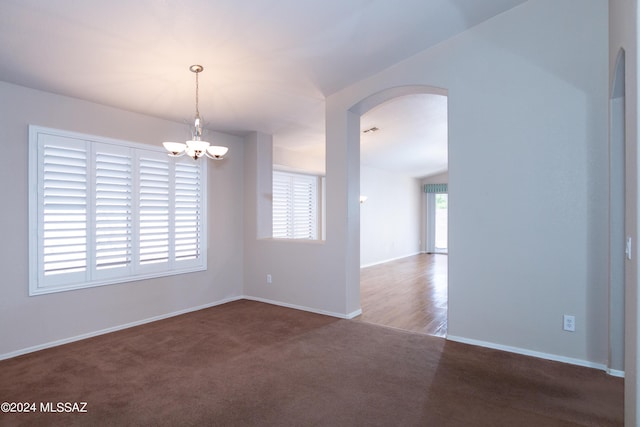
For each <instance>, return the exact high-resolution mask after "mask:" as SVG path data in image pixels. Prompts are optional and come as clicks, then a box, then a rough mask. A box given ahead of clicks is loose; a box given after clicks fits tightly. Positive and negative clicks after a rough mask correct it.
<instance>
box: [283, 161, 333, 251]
mask: <svg viewBox="0 0 640 427" xmlns="http://www.w3.org/2000/svg"><path fill="white" fill-rule="evenodd" d="M321 179H322V178H321V177H319V176H315V175H306V174H301V173H292V172H283V171H277V170H274V171H273V237H274V238H277V239H307V240H317V239H318V238H319V237H318V236H319V234H320V233H319V229H320V228H321V226H320V224H321V222H320V220H321V216H320V205H321V203H320V199H321V197H319V196H320V195H321V191H322V188H321V186H319V182H320V181H321Z"/></svg>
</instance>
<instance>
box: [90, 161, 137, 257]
mask: <svg viewBox="0 0 640 427" xmlns="http://www.w3.org/2000/svg"><path fill="white" fill-rule="evenodd" d="M95 167H96V199H95V206H96V208H95V209H96V211H95V216H96V220H95V230H96V231H95V233H96V236H95V246H96V252H95V256H96V268H97V269H98V270H101V269H111V268H121V267H128V266H129V264H130V263H131V192H132V190H131V184H132V173H131V157H130V155H129V156H125V155H116V154H110V153H101V152H99V151H98V152H97V153H96V160H95Z"/></svg>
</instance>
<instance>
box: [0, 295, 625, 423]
mask: <svg viewBox="0 0 640 427" xmlns="http://www.w3.org/2000/svg"><path fill="white" fill-rule="evenodd" d="M5 401H6V402H36V403H37V405H39V404H40V402H52V403H53V404H54V406H55V404H56V403H57V402H87V407H86V410H87V412H86V413H42V412H39V411H38V412H36V413H20V414H6V413H4V414H2V413H0V425H60V426H63V425H64V426H67V425H92V426H99V425H113V426H126V425H176V426H178V425H179V426H189V425H216V426H465V427H466V426H492V427H495V426H509V427H511V426H536V427H539V426H618V425H622V424H623V381H622V380H621V379H619V378H614V377H610V376H608V375H606V374H605V373H603V372H600V371H597V370H593V369H587V368H581V367H576V366H571V365H566V364H562V363H556V362H550V361H544V360H539V359H534V358H529V357H523V356H518V355H514V354H510V353H504V352H500V351H495V350H489V349H484V348H478V347H473V346H468V345H464V344H459V343H453V342H446V341H445V340H443V339H442V338H436V337H430V336H426V335H419V334H415V333H407V332H402V331H398V330H394V329H389V328H385V327H380V326H375V325H370V324H366V323H362V322H357V321H349V320H339V319H334V318H331V317H326V316H321V315H316V314H312V313H306V312H301V311H297V310H291V309H287V308H282V307H276V306H271V305H268V304H262V303H257V302H251V301H237V302H233V303H229V304H225V305H222V306H218V307H214V308H210V309H206V310H201V311H197V312H194V313H190V314H186V315H182V316H178V317H174V318H171V319H166V320H162V321H158V322H154V323H151V324H147V325H143V326H139V327H135V328H131V329H127V330H123V331H119V332H114V333H111V334H107V335H103V336H99V337H95V338H91V339H88V340H84V341H80V342H76V343H72V344H67V345H64V346H60V347H56V348H52V349H47V350H43V351H40V352H37V353H32V354H28V355H24V356H20V357H16V358H13V359H9V360H5V361H2V362H0V402H5ZM38 409H39V408H38Z"/></svg>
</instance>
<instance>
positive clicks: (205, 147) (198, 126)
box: [162, 65, 229, 160]
mask: <svg viewBox="0 0 640 427" xmlns="http://www.w3.org/2000/svg"><path fill="white" fill-rule="evenodd" d="M189 70H191V71H192V72H194V73H195V74H196V117H195V120H194V123H193V129H192V130H191V140H189V141H185V142H163V143H162V145H164V148H166V149H167V151H168V152H169V156H172V157H180V156H184V155H185V154H187V155H188V156H189V157H193V158H194V159H199V158H200V157H202V156H207V157H208V158H210V159H214V160H220V159H222V158H223V156H224V155H225V154H227V151H229V149H228V148H227V147H222V146H219V145H211V144H210V143H208V142H207V141H203V140H202V119H201V118H200V110H199V109H198V89H199V88H198V74H199V73H201V72H202V70H204V67H203V66H202V65H192V66H191V67H189Z"/></svg>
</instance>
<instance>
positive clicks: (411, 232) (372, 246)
mask: <svg viewBox="0 0 640 427" xmlns="http://www.w3.org/2000/svg"><path fill="white" fill-rule="evenodd" d="M360 194H362V195H363V196H367V201H366V202H365V203H363V204H361V205H360V265H361V266H367V265H373V264H379V263H382V262H386V261H390V260H393V259H398V258H402V257H406V256H409V255H415V254H417V253H419V252H420V243H421V241H420V239H421V237H420V236H421V234H420V231H421V221H420V219H421V209H420V207H421V196H422V194H421V189H420V181H419V180H418V179H415V178H411V177H408V176H404V175H399V174H397V173H392V172H388V171H384V170H381V169H378V168H373V167H369V166H364V165H362V166H361V167H360Z"/></svg>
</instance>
